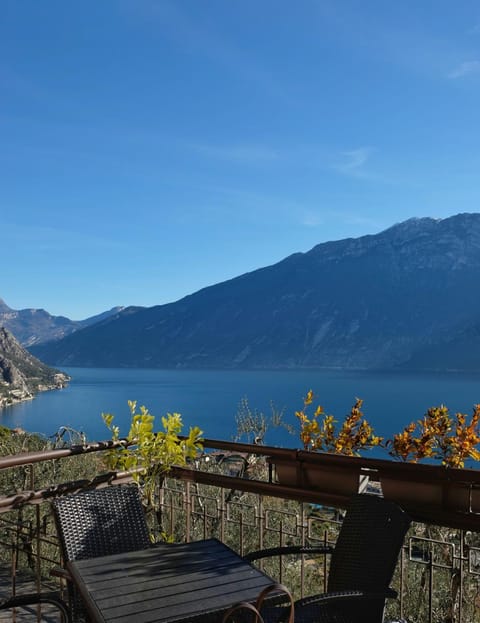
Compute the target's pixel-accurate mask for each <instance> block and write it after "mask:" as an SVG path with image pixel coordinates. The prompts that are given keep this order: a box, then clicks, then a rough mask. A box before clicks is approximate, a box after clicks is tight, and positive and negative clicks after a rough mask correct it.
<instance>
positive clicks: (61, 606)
mask: <svg viewBox="0 0 480 623" xmlns="http://www.w3.org/2000/svg"><path fill="white" fill-rule="evenodd" d="M37 604H52V605H53V606H55V607H56V608H58V610H59V611H60V613H61V617H62V621H64V622H65V621H70V613H69V610H68V608H67V605H66V604H65V603H64V602H63V600H62V599H60V598H59V597H58V595H57V594H56V593H29V594H26V595H16V596H15V597H10V599H5V600H3V601H0V610H12V609H13V608H29V607H30V606H35V605H37ZM2 620H3V619H2Z"/></svg>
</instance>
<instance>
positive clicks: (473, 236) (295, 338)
mask: <svg viewBox="0 0 480 623" xmlns="http://www.w3.org/2000/svg"><path fill="white" fill-rule="evenodd" d="M479 285H480V214H459V215H456V216H454V217H451V218H447V219H444V220H435V219H431V218H421V219H410V220H408V221H405V222H403V223H400V224H398V225H395V226H393V227H391V228H389V229H387V230H385V231H383V232H381V233H379V234H377V235H370V236H363V237H361V238H357V239H346V240H340V241H336V242H327V243H323V244H319V245H317V246H316V247H314V248H313V249H311V250H310V251H309V252H307V253H296V254H294V255H292V256H290V257H287V258H286V259H284V260H283V261H281V262H279V263H278V264H275V265H273V266H269V267H266V268H261V269H259V270H256V271H253V272H251V273H248V274H245V275H242V276H240V277H237V278H235V279H232V280H230V281H226V282H223V283H219V284H217V285H214V286H211V287H208V288H205V289H203V290H200V291H199V292H196V293H195V294H192V295H190V296H187V297H185V298H183V299H181V300H179V301H177V302H175V303H171V304H168V305H162V306H157V307H151V308H148V309H142V310H135V312H134V313H132V312H130V311H129V310H124V311H123V312H120V313H119V314H118V315H116V316H115V318H113V319H106V320H104V321H103V322H100V323H97V324H95V325H94V326H91V327H88V328H85V329H82V330H80V331H77V332H76V333H74V334H72V335H69V336H67V337H65V338H64V339H62V340H60V341H57V342H56V343H53V344H52V343H51V344H44V345H42V346H38V347H34V348H33V349H32V352H34V353H35V354H37V355H38V356H40V357H41V358H42V359H44V360H45V361H48V362H50V363H52V364H53V363H54V364H56V365H61V364H62V365H67V364H69V365H79V366H112V367H115V366H125V367H164V368H172V367H186V368H204V367H209V368H214V367H218V368H236V367H248V368H278V367H283V368H297V367H343V368H378V369H380V368H392V367H397V366H406V367H420V368H430V369H451V368H455V369H479V370H480V349H478V348H477V349H475V350H474V351H473V352H472V350H471V349H470V348H469V345H470V344H472V343H474V344H476V343H477V342H480V338H478V334H479V326H480V311H479V310H480V287H479ZM472 335H473V336H476V337H475V338H472ZM472 340H473V342H472ZM475 340H477V341H475Z"/></svg>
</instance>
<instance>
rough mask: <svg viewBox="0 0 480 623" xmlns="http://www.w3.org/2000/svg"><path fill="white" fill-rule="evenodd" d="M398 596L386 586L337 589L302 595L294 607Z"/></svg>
mask: <svg viewBox="0 0 480 623" xmlns="http://www.w3.org/2000/svg"><path fill="white" fill-rule="evenodd" d="M397 596H398V594H397V592H396V591H394V590H393V589H392V588H387V589H385V590H384V591H378V592H367V591H337V592H332V593H323V594H321V595H312V596H311V597H304V598H303V599H299V600H298V601H296V602H295V608H302V607H305V606H310V605H313V604H315V605H319V606H321V605H322V604H324V605H327V604H333V603H335V602H343V603H345V602H351V603H352V602H353V601H355V600H360V601H366V600H370V599H395V598H396V597H397Z"/></svg>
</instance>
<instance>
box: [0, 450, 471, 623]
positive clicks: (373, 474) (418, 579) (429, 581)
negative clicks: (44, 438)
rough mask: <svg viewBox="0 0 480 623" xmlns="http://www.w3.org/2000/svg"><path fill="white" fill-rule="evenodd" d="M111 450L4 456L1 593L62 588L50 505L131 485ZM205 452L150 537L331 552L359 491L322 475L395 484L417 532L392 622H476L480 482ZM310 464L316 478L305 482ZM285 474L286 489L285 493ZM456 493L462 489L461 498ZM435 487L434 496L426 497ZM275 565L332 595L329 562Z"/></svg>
mask: <svg viewBox="0 0 480 623" xmlns="http://www.w3.org/2000/svg"><path fill="white" fill-rule="evenodd" d="M111 447H112V443H111V442H105V443H96V444H89V445H85V446H75V447H71V448H64V449H56V450H50V451H41V452H36V453H22V454H18V455H15V456H7V457H3V458H0V479H1V483H2V484H1V487H2V491H3V492H4V493H5V495H4V496H3V497H0V540H1V544H2V550H3V552H2V553H3V557H2V559H3V570H4V573H3V577H4V578H5V577H8V578H9V580H10V581H9V583H8V586H7V585H6V583H5V582H4V585H3V587H2V591H3V592H4V593H5V594H8V593H10V594H11V593H15V592H17V591H19V590H21V587H22V585H23V584H22V583H23V582H24V580H25V578H28V581H29V582H33V584H34V585H35V586H36V588H37V590H40V589H43V588H45V587H49V588H51V586H52V584H53V583H54V582H55V581H56V580H55V579H53V578H52V577H51V576H50V573H49V572H50V569H51V568H52V567H53V566H54V565H56V564H59V563H60V562H61V561H60V556H59V552H58V546H57V542H56V534H55V530H54V526H53V522H52V519H51V515H50V505H49V500H51V498H52V497H53V496H55V495H59V494H63V493H66V492H69V491H70V492H73V491H76V490H78V489H80V488H83V487H86V486H106V485H109V484H115V483H117V482H122V481H126V480H128V479H130V478H131V476H130V475H129V474H127V473H115V474H113V473H106V472H104V471H103V464H102V452H103V451H104V450H105V449H108V448H111ZM205 447H206V448H207V449H208V451H207V452H206V453H205V454H204V455H202V457H199V458H198V460H197V461H196V462H195V464H194V465H191V466H189V467H188V468H180V467H179V468H174V469H173V470H172V471H171V473H170V474H169V477H168V478H167V479H166V480H165V481H164V482H162V483H158V491H157V504H158V509H159V512H158V513H157V514H156V516H155V522H156V523H155V526H153V525H152V529H154V530H155V531H157V532H158V533H159V534H163V535H169V536H172V537H173V538H174V539H175V540H187V541H188V540H195V539H200V538H207V537H210V536H216V537H218V538H220V539H221V540H223V541H224V542H226V543H228V544H229V545H230V546H231V547H233V548H234V549H236V550H237V551H239V552H240V553H241V554H243V553H246V552H248V551H251V550H254V549H260V548H263V547H270V546H276V545H284V544H294V543H295V544H305V543H311V544H314V543H318V542H327V543H334V541H335V538H336V534H337V533H338V528H339V525H340V523H341V517H342V509H343V508H344V507H345V505H346V502H347V500H348V497H349V495H350V494H351V492H352V491H351V490H350V489H348V487H347V488H346V489H344V490H340V488H336V485H334V486H332V484H331V483H332V477H329V480H328V482H327V484H325V485H324V486H323V488H322V486H320V488H319V489H318V490H314V489H313V488H312V482H311V480H310V481H309V480H308V479H309V478H310V479H312V478H313V479H314V481H315V482H317V480H319V478H318V474H319V473H321V472H322V473H323V472H325V471H326V470H327V469H332V470H333V472H334V473H336V474H337V475H340V476H341V477H342V479H343V480H345V477H348V478H349V479H350V481H352V480H353V482H354V483H356V485H355V486H356V487H357V489H358V487H361V488H367V489H369V490H370V491H371V492H373V493H378V494H380V493H381V486H382V484H385V482H386V480H385V479H386V478H387V477H389V478H390V480H393V482H394V484H395V483H396V485H404V484H405V482H406V483H407V486H406V487H405V486H403V489H402V487H400V486H399V487H398V490H399V492H395V487H394V491H393V493H392V495H393V496H394V497H395V495H399V496H401V503H402V506H404V508H405V509H406V510H408V512H409V513H410V514H411V516H412V518H413V519H414V520H415V523H414V525H413V527H412V529H411V531H410V533H409V535H408V537H407V539H406V540H405V545H404V548H403V551H402V555H401V557H400V560H399V564H398V568H397V571H396V574H395V579H394V588H396V589H397V591H398V593H399V599H398V600H397V601H396V602H393V603H392V604H391V605H390V606H389V610H388V612H387V616H388V617H389V618H391V619H393V618H399V617H404V618H407V619H408V620H411V621H415V622H418V623H427V622H428V623H430V622H431V623H437V622H442V623H447V622H451V623H479V622H480V588H479V587H480V515H479V514H477V512H478V511H477V506H476V505H477V501H476V495H477V493H478V491H479V490H480V472H477V471H475V470H450V471H447V472H446V471H445V470H443V469H441V468H435V467H433V466H418V465H401V464H395V463H392V462H390V461H378V460H371V459H370V460H366V459H350V458H347V457H336V456H331V455H316V454H311V453H304V452H302V451H296V450H288V449H282V448H268V447H263V446H254V445H249V444H235V443H230V442H223V441H216V440H207V441H206V442H205ZM312 465H313V467H314V469H316V470H317V472H316V474H317V475H315V474H314V476H308V475H305V473H304V472H305V469H306V468H309V467H311V466H312ZM282 470H283V473H282ZM276 472H278V473H276ZM285 473H286V474H287V476H288V477H289V478H290V480H289V481H288V483H287V484H280V483H279V482H277V479H278V477H281V478H283V477H284V476H285ZM66 476H68V478H66ZM292 478H295V480H292ZM309 482H310V485H309V484H308V483H309ZM451 483H454V484H455V483H456V484H457V485H458V486H457V489H456V490H455V491H454V493H451V492H450V488H449V487H450V484H451ZM430 485H438V490H436V491H433V489H432V492H430V491H429V486H430ZM340 486H343V485H338V487H340ZM13 490H14V492H13ZM417 494H420V501H418V499H417V498H418V495H417ZM268 564H271V565H272V566H267V563H264V565H265V568H266V569H267V570H268V572H269V573H270V574H271V575H273V576H275V577H277V578H278V579H279V580H280V581H282V582H283V583H285V584H287V585H288V586H289V587H290V588H291V589H292V590H293V591H294V592H295V595H296V596H297V597H300V596H302V595H305V594H310V593H312V592H322V591H323V590H325V583H326V577H327V574H328V559H327V558H326V557H315V558H312V559H309V558H306V557H304V558H303V559H301V560H294V559H289V558H287V557H285V558H283V559H282V560H280V561H279V562H276V561H275V562H272V563H268ZM58 589H59V590H62V587H61V586H60V585H58ZM12 616H16V615H12ZM2 620H3V619H2ZM12 620H15V619H13V618H12ZM17 620H20V619H17ZM39 620H40V619H39Z"/></svg>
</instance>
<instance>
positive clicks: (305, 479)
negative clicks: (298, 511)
mask: <svg viewBox="0 0 480 623" xmlns="http://www.w3.org/2000/svg"><path fill="white" fill-rule="evenodd" d="M313 401H314V394H313V391H312V390H309V391H308V392H307V395H306V397H305V398H304V400H303V408H302V409H301V410H299V411H297V412H296V413H295V416H296V418H297V420H298V422H299V424H300V431H299V435H300V440H301V442H302V444H303V450H300V451H298V452H297V455H296V460H295V461H289V460H281V459H277V458H272V459H271V463H274V464H275V468H276V474H277V478H278V481H279V482H280V484H284V485H287V486H296V487H301V488H310V489H318V490H321V491H324V492H327V493H335V494H345V495H349V494H352V493H355V492H357V491H358V490H359V488H360V487H361V485H360V472H361V468H362V463H361V462H360V461H359V462H358V464H357V465H356V466H355V469H352V462H351V461H347V462H346V461H341V460H338V457H339V455H342V456H343V457H359V456H360V452H361V451H362V450H365V449H369V448H373V447H375V446H378V445H380V444H381V443H382V438H381V437H377V436H376V435H375V434H374V431H373V428H372V426H371V425H370V424H369V423H368V421H367V420H366V419H365V417H364V415H363V412H362V410H361V409H362V404H363V401H362V400H361V399H360V398H356V400H355V403H354V405H353V406H352V408H351V409H350V413H349V414H348V415H346V416H345V418H344V420H343V422H342V424H341V425H340V426H338V422H337V420H335V418H334V416H333V415H327V414H326V413H325V411H324V408H323V407H322V406H321V405H318V406H317V407H316V408H315V410H314V411H313V413H312V415H310V414H309V412H308V411H309V409H310V408H312V405H313ZM335 455H337V458H335ZM362 480H363V483H364V484H366V482H367V479H366V478H363V479H362Z"/></svg>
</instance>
